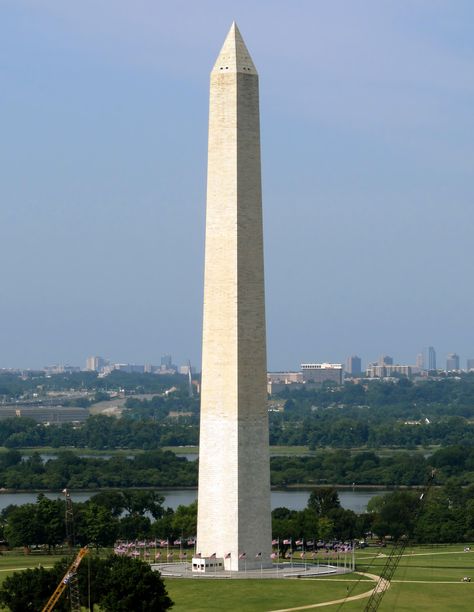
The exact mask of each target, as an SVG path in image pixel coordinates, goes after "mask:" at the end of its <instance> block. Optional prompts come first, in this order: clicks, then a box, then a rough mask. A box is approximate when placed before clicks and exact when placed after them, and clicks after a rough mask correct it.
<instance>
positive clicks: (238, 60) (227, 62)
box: [212, 21, 257, 74]
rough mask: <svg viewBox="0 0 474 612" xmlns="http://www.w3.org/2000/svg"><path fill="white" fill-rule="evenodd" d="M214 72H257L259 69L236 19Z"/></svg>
mask: <svg viewBox="0 0 474 612" xmlns="http://www.w3.org/2000/svg"><path fill="white" fill-rule="evenodd" d="M212 72H223V73H225V72H242V73H247V74H257V69H256V68H255V65H254V63H253V61H252V58H251V57H250V53H249V52H248V49H247V47H246V46H245V43H244V39H243V38H242V34H241V33H240V31H239V28H238V27H237V24H236V23H235V21H234V22H233V23H232V25H231V26H230V30H229V33H228V34H227V38H226V39H225V41H224V44H223V45H222V49H221V51H220V53H219V55H218V57H217V60H216V63H215V64H214V68H213V69H212Z"/></svg>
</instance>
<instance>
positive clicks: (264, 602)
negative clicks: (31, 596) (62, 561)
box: [0, 544, 474, 612]
mask: <svg viewBox="0 0 474 612" xmlns="http://www.w3.org/2000/svg"><path fill="white" fill-rule="evenodd" d="M464 547H465V545H464V544H453V545H449V546H444V545H443V546H420V547H409V548H408V549H407V551H406V553H405V554H404V556H403V557H402V559H401V561H400V564H399V566H398V569H397V571H396V572H395V575H394V578H393V581H392V584H391V587H390V589H389V590H388V591H387V593H386V594H385V596H384V599H383V601H382V604H381V606H380V608H379V609H380V610H381V611H384V610H386V611H388V610H396V611H397V612H398V611H400V612H404V611H407V612H413V611H415V610H416V611H418V610H428V611H430V612H431V611H433V612H446V611H449V612H451V611H466V612H468V611H469V612H470V610H471V609H473V608H474V546H473V545H471V548H472V552H464ZM387 552H388V551H387V549H374V548H367V549H364V550H360V551H358V552H357V568H358V569H359V570H360V571H363V572H364V571H366V572H368V573H371V574H379V573H380V572H381V571H382V568H383V565H384V562H385V559H386V557H385V556H383V555H386V554H387ZM377 555H379V556H377ZM59 558H60V556H53V555H36V554H32V555H28V556H25V555H22V554H16V553H5V554H3V555H2V556H0V582H1V581H2V580H3V579H4V578H5V577H6V576H8V575H9V574H11V573H12V572H13V571H14V570H19V569H24V568H27V567H37V566H38V564H41V565H43V566H45V567H48V566H52V565H53V564H54V562H55V561H56V560H58V559H59ZM464 576H470V577H471V578H472V579H473V582H470V583H463V582H462V578H463V577H464ZM373 585H374V583H373V582H372V581H371V580H368V579H367V578H364V577H360V576H359V574H348V575H346V576H335V577H327V578H317V579H302V580H297V579H292V580H212V579H211V580H203V579H199V580H182V579H167V580H166V586H167V589H168V592H169V594H170V596H171V598H172V599H173V601H174V602H175V606H174V607H173V611H175V612H185V611H186V612H204V611H209V612H213V611H214V612H237V611H239V612H240V611H242V612H263V611H270V610H281V609H289V608H292V607H298V606H305V605H311V604H316V603H323V602H329V601H331V600H335V599H341V598H345V597H346V596H347V595H349V596H352V595H356V594H359V593H364V592H367V591H369V590H370V589H371V588H373ZM366 602H367V599H360V600H358V601H353V602H347V603H345V604H344V605H343V606H342V607H341V606H340V605H339V604H336V605H333V606H327V609H330V610H334V611H336V610H338V609H339V608H341V610H343V611H345V610H347V611H355V610H363V609H364V606H365V604H366ZM324 607H325V608H326V606H324Z"/></svg>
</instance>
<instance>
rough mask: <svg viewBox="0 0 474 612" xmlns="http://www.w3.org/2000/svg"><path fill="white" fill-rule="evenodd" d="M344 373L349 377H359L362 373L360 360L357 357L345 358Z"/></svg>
mask: <svg viewBox="0 0 474 612" xmlns="http://www.w3.org/2000/svg"><path fill="white" fill-rule="evenodd" d="M346 372H347V373H348V374H350V375H351V376H360V374H361V373H362V360H361V358H360V357H358V356H357V355H351V357H348V358H347V362H346Z"/></svg>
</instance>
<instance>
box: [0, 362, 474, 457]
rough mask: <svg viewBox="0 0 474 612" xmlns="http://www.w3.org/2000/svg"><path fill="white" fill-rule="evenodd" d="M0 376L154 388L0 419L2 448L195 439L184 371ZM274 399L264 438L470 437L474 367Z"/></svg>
mask: <svg viewBox="0 0 474 612" xmlns="http://www.w3.org/2000/svg"><path fill="white" fill-rule="evenodd" d="M2 381H3V384H4V385H6V387H5V386H4V387H3V390H4V391H5V389H6V388H7V387H8V389H10V391H11V395H13V396H14V395H15V393H19V392H20V391H19V390H21V389H23V391H24V392H25V391H28V390H29V391H30V392H31V391H33V390H35V389H36V391H38V392H40V393H46V392H47V391H50V390H57V389H66V388H67V389H69V388H71V389H88V390H89V391H90V392H91V396H90V398H91V399H88V400H87V402H90V401H95V400H96V399H103V398H104V397H106V394H105V393H104V389H105V386H106V385H107V388H108V389H114V388H116V389H119V388H120V389H125V390H127V392H129V393H134V394H136V393H139V392H143V391H147V392H151V393H157V395H156V396H154V397H153V398H152V399H145V400H142V399H138V398H137V397H136V396H135V395H130V397H128V399H127V402H126V406H125V411H124V418H122V419H116V418H113V417H105V416H94V417H90V418H89V419H88V420H87V421H86V423H85V424H84V425H83V426H81V427H79V428H76V427H72V426H71V425H70V424H62V425H57V426H51V427H44V426H42V425H37V424H36V423H35V422H34V421H32V420H31V419H23V418H14V419H6V420H3V421H0V445H4V446H7V447H9V448H22V447H27V446H28V447H31V446H39V447H40V446H55V447H59V446H67V445H69V446H75V447H88V448H95V449H109V448H142V449H152V448H157V447H159V446H164V445H171V446H172V445H194V444H197V442H198V434H199V432H198V427H199V399H198V398H189V397H188V394H187V391H186V377H179V376H175V377H166V376H165V377H162V376H155V375H151V374H125V373H123V372H114V373H113V374H111V375H110V376H108V377H107V378H105V379H99V378H97V377H96V375H95V374H93V373H78V374H74V375H72V374H71V375H57V376H54V377H51V378H45V377H44V376H36V377H26V379H25V380H23V379H21V378H20V377H16V378H15V377H12V375H8V376H6V375H0V387H1V385H2ZM6 381H9V382H8V383H7V382H6ZM68 385H69V386H68ZM172 385H173V386H175V387H177V392H176V393H172V394H170V395H164V394H163V393H162V392H163V391H164V389H166V388H169V386H172ZM93 390H95V396H94V395H92V391H93ZM281 399H284V400H285V410H284V412H282V413H275V412H272V413H270V442H271V444H275V445H277V444H278V445H308V446H310V447H311V448H314V449H316V448H321V447H336V448H351V447H352V448H354V447H369V448H377V447H383V446H400V447H405V448H414V447H415V446H425V445H442V446H445V445H454V444H471V445H473V444H474V423H473V421H472V417H473V416H474V374H467V375H464V376H462V377H461V379H459V380H458V379H454V378H449V377H446V378H444V379H442V380H426V381H422V382H419V383H417V384H414V383H412V382H410V381H409V380H407V379H403V378H402V379H400V380H399V381H398V382H381V381H378V380H374V381H371V382H370V383H369V384H367V385H359V384H353V383H352V382H350V381H348V382H347V383H346V384H345V385H343V386H340V387H337V386H335V385H334V384H324V385H322V386H321V387H318V388H313V389H301V390H297V391H292V392H291V394H290V393H289V391H288V390H286V391H285V392H283V393H282V394H281ZM74 402H76V403H77V401H76V400H74Z"/></svg>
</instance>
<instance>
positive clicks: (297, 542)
mask: <svg viewBox="0 0 474 612" xmlns="http://www.w3.org/2000/svg"><path fill="white" fill-rule="evenodd" d="M295 544H296V546H303V540H296V542H295Z"/></svg>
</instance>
